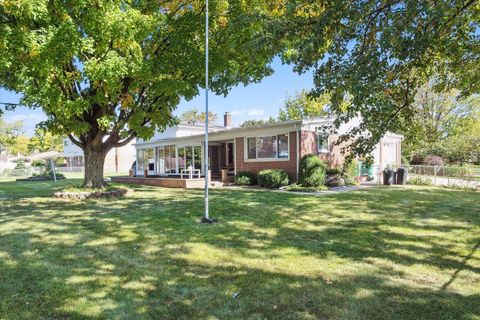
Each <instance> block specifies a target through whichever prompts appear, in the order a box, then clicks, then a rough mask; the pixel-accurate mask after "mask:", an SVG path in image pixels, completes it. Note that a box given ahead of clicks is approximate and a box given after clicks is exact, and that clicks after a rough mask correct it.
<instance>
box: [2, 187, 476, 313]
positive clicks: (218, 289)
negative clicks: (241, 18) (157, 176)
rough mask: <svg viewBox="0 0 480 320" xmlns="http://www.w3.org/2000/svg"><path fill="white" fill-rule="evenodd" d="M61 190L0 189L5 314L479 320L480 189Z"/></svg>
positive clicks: (152, 188)
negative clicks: (206, 197) (123, 193)
mask: <svg viewBox="0 0 480 320" xmlns="http://www.w3.org/2000/svg"><path fill="white" fill-rule="evenodd" d="M69 183H72V182H71V181H62V182H60V184H59V185H65V184H69ZM56 186H58V185H55V184H54V183H45V182H37V183H15V182H11V181H10V182H0V319H40V318H41V319H52V318H55V319H97V318H109V319H111V318H114V319H143V318H148V319H245V318H246V319H289V318H290V319H369V320H370V319H480V248H479V246H480V194H479V193H474V192H464V191H452V190H447V189H438V188H422V187H406V188H393V187H392V188H381V187H379V188H368V189H364V190H360V191H355V192H347V193H339V194H332V195H328V196H322V197H315V196H300V195H295V194H285V193H274V192H268V191H232V190H213V191H212V192H211V213H212V216H214V217H215V218H219V219H220V221H221V223H220V224H218V225H202V224H200V223H199V220H200V217H201V214H202V210H203V198H202V195H203V192H202V191H192V190H188V191H185V190H176V189H162V188H154V187H137V188H136V191H135V194H134V195H133V196H131V197H128V198H124V199H104V200H89V201H86V202H78V203H75V202H70V203H69V202H64V201H61V200H55V199H53V198H51V197H49V195H50V194H52V193H53V191H54V188H56Z"/></svg>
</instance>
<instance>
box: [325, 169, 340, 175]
mask: <svg viewBox="0 0 480 320" xmlns="http://www.w3.org/2000/svg"><path fill="white" fill-rule="evenodd" d="M326 173H327V175H335V174H342V170H341V169H340V168H339V167H334V168H327V170H326Z"/></svg>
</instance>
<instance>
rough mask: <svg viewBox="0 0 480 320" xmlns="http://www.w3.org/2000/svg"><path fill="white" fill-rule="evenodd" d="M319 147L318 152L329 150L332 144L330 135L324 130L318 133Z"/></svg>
mask: <svg viewBox="0 0 480 320" xmlns="http://www.w3.org/2000/svg"><path fill="white" fill-rule="evenodd" d="M317 149H318V152H329V151H330V145H329V143H328V135H327V134H325V133H322V132H318V133H317Z"/></svg>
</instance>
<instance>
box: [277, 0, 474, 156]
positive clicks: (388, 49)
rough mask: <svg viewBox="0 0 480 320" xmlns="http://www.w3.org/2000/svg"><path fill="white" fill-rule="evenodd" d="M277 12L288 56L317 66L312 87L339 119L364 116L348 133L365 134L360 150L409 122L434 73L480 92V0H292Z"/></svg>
mask: <svg viewBox="0 0 480 320" xmlns="http://www.w3.org/2000/svg"><path fill="white" fill-rule="evenodd" d="M277 11H278V12H280V14H279V15H278V16H277V18H276V21H275V22H273V23H272V30H274V37H275V38H277V39H282V43H283V46H284V48H283V59H284V61H286V62H292V63H294V64H295V70H296V71H298V72H300V73H301V72H305V71H306V70H308V69H311V68H312V69H313V70H314V83H315V89H314V90H313V93H314V94H317V95H321V94H324V93H329V94H331V105H330V111H331V112H333V113H334V114H336V115H337V116H338V118H337V121H336V123H337V125H339V124H340V123H341V122H345V121H348V120H349V119H351V118H353V117H357V116H361V117H362V119H363V120H362V123H361V125H360V126H359V127H357V128H355V129H353V130H352V131H351V132H350V134H349V136H350V137H351V136H355V137H357V138H358V139H357V140H356V143H355V144H353V145H352V149H353V151H354V152H357V153H368V152H369V151H370V150H372V149H373V147H374V146H375V144H376V143H377V142H378V140H379V139H380V137H382V136H383V134H384V133H385V132H386V131H388V130H390V131H399V130H401V129H402V128H404V126H408V125H409V119H410V118H411V117H412V115H413V114H414V112H415V111H414V108H413V107H412V103H413V100H414V96H415V93H416V91H417V89H418V88H419V87H420V86H421V85H422V84H424V83H425V82H426V81H427V80H428V79H430V78H431V77H432V76H433V75H434V74H437V75H439V81H438V90H441V89H444V88H445V87H456V88H458V89H460V91H461V93H462V94H469V93H475V92H479V89H480V81H479V80H480V37H479V32H478V31H479V29H480V27H479V22H480V2H479V1H475V0H444V1H431V0H354V1H343V0H338V1H337V0H334V1H313V2H310V1H308V2H307V1H303V2H302V1H295V0H292V1H287V5H280V4H279V5H278V7H277ZM346 95H350V97H351V99H350V104H349V106H348V108H347V109H346V110H345V108H344V106H343V100H344V98H345V96H346Z"/></svg>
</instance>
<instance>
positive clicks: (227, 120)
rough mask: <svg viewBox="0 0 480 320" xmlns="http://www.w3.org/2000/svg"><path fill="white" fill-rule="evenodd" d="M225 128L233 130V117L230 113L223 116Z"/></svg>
mask: <svg viewBox="0 0 480 320" xmlns="http://www.w3.org/2000/svg"><path fill="white" fill-rule="evenodd" d="M223 126H224V127H225V128H231V127H232V115H231V114H230V112H225V114H224V115H223Z"/></svg>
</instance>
